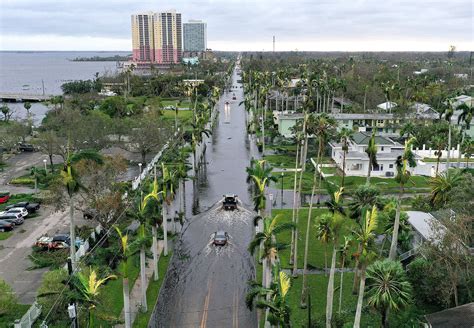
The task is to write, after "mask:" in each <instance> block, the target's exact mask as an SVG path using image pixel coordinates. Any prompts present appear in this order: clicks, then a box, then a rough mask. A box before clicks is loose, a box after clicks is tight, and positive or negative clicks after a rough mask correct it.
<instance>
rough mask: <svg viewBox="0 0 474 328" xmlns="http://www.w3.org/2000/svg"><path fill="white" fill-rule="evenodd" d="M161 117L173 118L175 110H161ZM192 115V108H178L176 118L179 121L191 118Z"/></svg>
mask: <svg viewBox="0 0 474 328" xmlns="http://www.w3.org/2000/svg"><path fill="white" fill-rule="evenodd" d="M161 112H162V113H163V118H164V119H165V120H174V116H175V111H174V110H162V111H161ZM192 117H193V111H192V110H178V119H179V120H180V121H183V120H191V119H192Z"/></svg>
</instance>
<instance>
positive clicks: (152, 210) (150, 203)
mask: <svg viewBox="0 0 474 328" xmlns="http://www.w3.org/2000/svg"><path fill="white" fill-rule="evenodd" d="M162 194H163V191H159V186H158V179H157V176H156V167H155V177H154V179H153V186H152V190H151V191H150V193H148V194H147V195H146V196H145V198H143V202H142V208H143V212H144V213H145V215H147V216H148V217H149V219H150V221H151V234H152V238H153V243H152V248H153V250H152V253H153V272H154V274H153V277H154V278H153V279H154V280H155V281H157V280H158V278H159V277H158V234H157V227H158V226H159V224H160V222H161V223H163V221H162V217H161V218H160V205H159V204H160V201H161V200H162V197H161V196H162ZM162 209H163V202H162V206H161V210H162Z"/></svg>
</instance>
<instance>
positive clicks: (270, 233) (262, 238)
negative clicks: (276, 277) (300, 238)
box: [248, 215, 295, 287]
mask: <svg viewBox="0 0 474 328" xmlns="http://www.w3.org/2000/svg"><path fill="white" fill-rule="evenodd" d="M279 219H280V216H278V215H277V216H275V217H273V218H262V217H261V216H257V217H255V219H254V224H255V225H256V224H257V223H258V222H259V221H260V220H261V221H263V229H262V231H260V232H258V233H257V234H256V235H255V237H254V239H253V240H252V241H251V242H250V244H249V247H248V250H249V252H250V254H252V255H253V254H254V253H255V250H256V249H257V248H258V247H260V245H263V252H262V256H261V257H262V260H263V285H264V286H265V287H268V286H269V284H270V281H271V278H270V277H269V276H270V268H271V267H272V266H273V264H274V262H275V260H276V256H277V253H278V251H279V250H282V249H285V248H287V246H288V245H286V244H282V243H278V242H276V236H277V235H278V234H279V233H281V232H283V231H287V230H291V229H293V228H294V227H295V225H294V223H292V222H287V223H280V222H278V221H279Z"/></svg>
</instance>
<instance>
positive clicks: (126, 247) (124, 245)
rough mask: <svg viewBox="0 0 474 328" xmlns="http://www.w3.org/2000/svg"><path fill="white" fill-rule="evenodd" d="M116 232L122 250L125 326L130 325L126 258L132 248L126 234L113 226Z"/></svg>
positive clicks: (128, 326)
mask: <svg viewBox="0 0 474 328" xmlns="http://www.w3.org/2000/svg"><path fill="white" fill-rule="evenodd" d="M115 230H116V231H117V234H118V236H119V239H120V250H121V251H122V254H121V258H122V276H123V279H122V289H123V312H124V314H125V328H130V327H131V324H132V323H131V317H130V314H131V313H130V310H131V309H130V284H129V280H128V279H129V267H128V258H129V257H130V256H131V255H132V254H133V251H132V249H131V248H130V244H129V239H128V234H125V235H124V234H123V233H122V231H121V230H120V229H119V228H118V227H115Z"/></svg>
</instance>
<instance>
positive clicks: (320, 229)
mask: <svg viewBox="0 0 474 328" xmlns="http://www.w3.org/2000/svg"><path fill="white" fill-rule="evenodd" d="M331 219H332V216H331V215H330V214H329V213H326V214H323V215H322V216H321V217H320V218H319V219H318V220H317V221H316V224H315V228H316V238H318V239H319V240H320V241H321V243H323V244H324V270H325V271H326V268H327V267H328V259H327V257H328V256H327V252H328V249H327V248H328V243H329V240H330V239H331V234H332V231H331Z"/></svg>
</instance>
